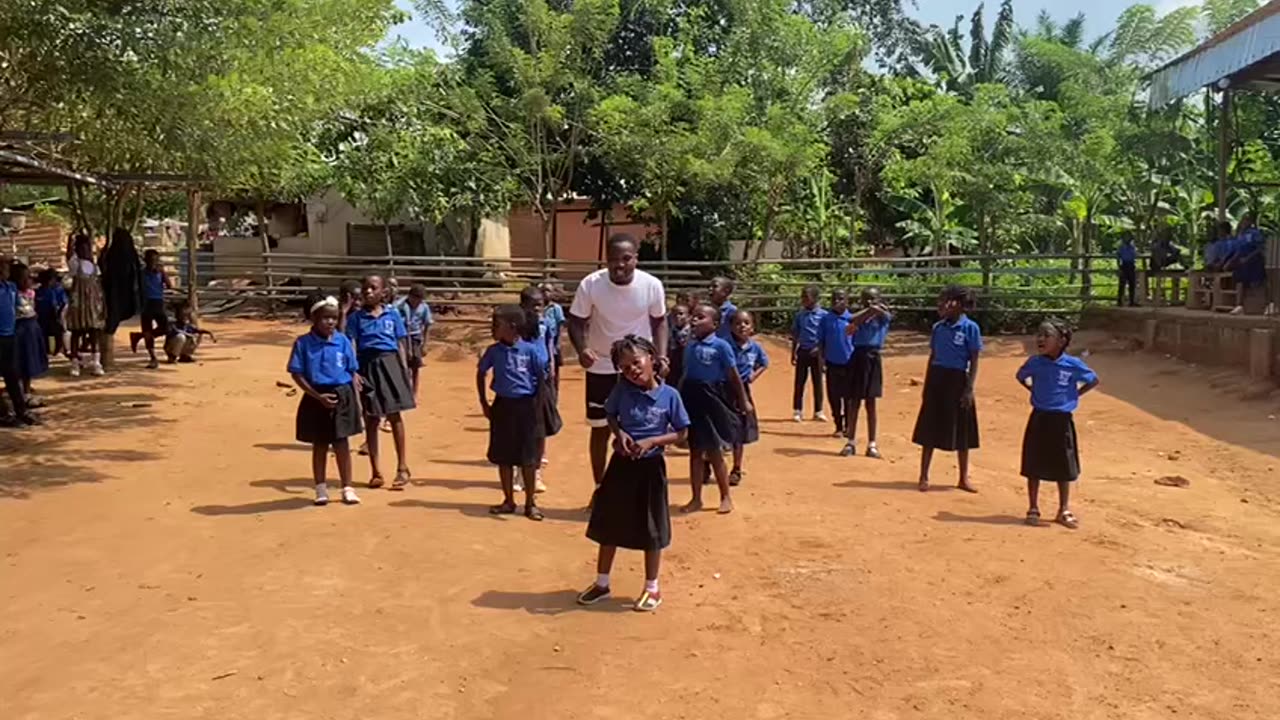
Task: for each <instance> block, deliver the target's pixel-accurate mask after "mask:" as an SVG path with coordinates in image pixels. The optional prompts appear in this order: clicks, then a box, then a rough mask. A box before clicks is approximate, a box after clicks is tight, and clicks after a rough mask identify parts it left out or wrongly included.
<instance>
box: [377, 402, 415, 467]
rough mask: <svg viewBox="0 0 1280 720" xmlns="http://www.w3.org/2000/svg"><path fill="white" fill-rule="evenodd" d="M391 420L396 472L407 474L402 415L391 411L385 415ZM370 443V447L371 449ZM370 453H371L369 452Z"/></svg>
mask: <svg viewBox="0 0 1280 720" xmlns="http://www.w3.org/2000/svg"><path fill="white" fill-rule="evenodd" d="M387 419H388V420H390V421H391V441H392V442H393V443H395V446H396V473H397V474H398V473H404V474H405V475H408V474H409V465H408V461H407V452H406V450H405V438H404V416H403V415H401V414H400V413H392V414H390V415H388V416H387ZM375 434H376V433H375ZM372 447H373V446H372V445H371V446H370V449H372ZM370 454H372V453H370Z"/></svg>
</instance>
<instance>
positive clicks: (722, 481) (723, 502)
mask: <svg viewBox="0 0 1280 720" xmlns="http://www.w3.org/2000/svg"><path fill="white" fill-rule="evenodd" d="M710 460H711V469H712V470H713V471H714V472H715V474H716V485H719V486H720V508H719V509H718V510H716V512H718V513H720V514H721V515H727V514H728V513H731V512H733V500H732V499H730V498H729V470H728V468H726V467H725V466H724V453H722V452H720V451H719V450H716V451H714V452H711V453H710Z"/></svg>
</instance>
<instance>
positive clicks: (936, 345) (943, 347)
mask: <svg viewBox="0 0 1280 720" xmlns="http://www.w3.org/2000/svg"><path fill="white" fill-rule="evenodd" d="M929 349H930V350H932V351H933V364H934V365H937V366H938V367H944V368H951V369H952V370H968V369H969V356H970V355H971V354H973V353H975V352H982V331H981V330H979V329H978V323H976V322H974V321H972V320H970V319H969V316H968V315H961V316H960V317H958V318H956V321H955V322H954V323H949V322H947V321H946V320H939V321H938V322H936V323H934V324H933V335H932V336H931V337H930V338H929Z"/></svg>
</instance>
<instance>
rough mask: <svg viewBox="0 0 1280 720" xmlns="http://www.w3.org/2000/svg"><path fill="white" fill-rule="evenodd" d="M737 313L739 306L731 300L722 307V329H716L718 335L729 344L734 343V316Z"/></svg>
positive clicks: (726, 301)
mask: <svg viewBox="0 0 1280 720" xmlns="http://www.w3.org/2000/svg"><path fill="white" fill-rule="evenodd" d="M736 312H738V306H737V305H734V304H733V302H732V301H730V300H725V301H724V303H723V304H721V305H720V327H718V328H716V335H718V336H720V338H721V339H723V340H724V341H725V342H727V343H732V342H733V314H734V313H736Z"/></svg>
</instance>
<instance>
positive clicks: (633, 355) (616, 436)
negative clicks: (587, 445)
mask: <svg viewBox="0 0 1280 720" xmlns="http://www.w3.org/2000/svg"><path fill="white" fill-rule="evenodd" d="M656 354H657V349H656V348H654V346H653V343H651V342H650V341H648V340H646V339H644V338H641V337H637V336H635V335H628V336H626V337H625V338H623V339H621V340H619V341H617V342H615V343H614V344H613V348H612V351H611V353H610V355H611V357H612V359H613V364H614V367H616V368H618V370H619V371H620V372H621V373H622V382H619V383H618V384H617V385H615V386H614V388H613V392H611V393H609V399H608V400H607V401H605V415H606V416H607V417H608V420H609V429H610V430H611V431H612V432H613V457H612V458H610V460H609V466H608V468H607V469H606V470H605V472H604V477H603V479H601V481H600V485H599V487H597V488H596V492H595V495H594V496H593V497H592V500H591V521H590V522H589V523H588V524H587V537H589V538H591V539H592V540H594V541H596V542H598V543H600V554H599V556H598V558H597V560H596V581H595V582H594V583H592V585H591V587H589V588H587V589H586V590H585V591H583V592H582V594H580V595H578V602H579V603H580V604H582V605H594V604H595V603H598V602H600V601H601V600H603V599H605V598H607V597H609V593H610V589H609V587H610V583H609V571H610V570H611V569H612V568H613V558H614V556H615V555H616V554H617V552H618V548H620V547H624V548H628V549H630V550H643V551H644V592H643V593H641V595H640V599H639V600H637V601H636V604H635V610H636V612H652V611H653V610H656V609H657V608H658V606H659V605H661V604H662V591H661V590H660V589H659V588H658V569H659V566H660V564H661V561H662V550H663V549H664V548H666V547H667V546H668V545H670V544H671V513H670V510H669V506H668V503H667V463H666V460H665V459H664V458H663V449H664V448H665V447H666V446H668V445H673V444H675V443H677V442H679V441H680V440H681V439H683V438H684V437H685V434H686V432H687V429H688V427H689V415H688V413H686V412H685V408H684V403H683V402H681V400H680V393H678V392H676V390H675V389H674V388H672V387H671V386H670V385H666V384H663V383H662V381H661V380H660V379H659V378H658V376H657V373H656V372H655V371H654V367H653V364H654V363H653V361H654V356H655V355H656Z"/></svg>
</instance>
